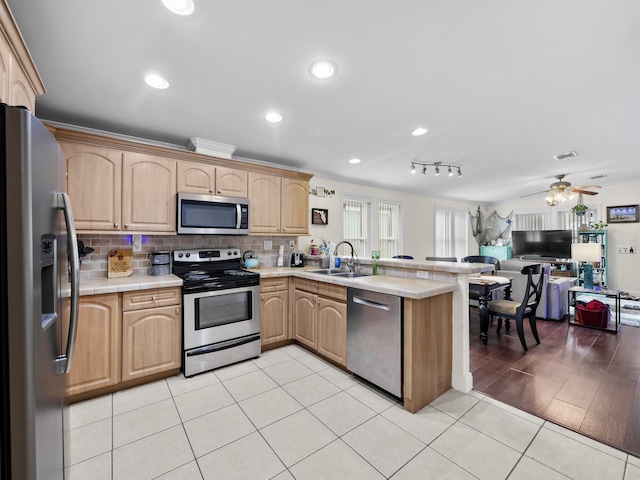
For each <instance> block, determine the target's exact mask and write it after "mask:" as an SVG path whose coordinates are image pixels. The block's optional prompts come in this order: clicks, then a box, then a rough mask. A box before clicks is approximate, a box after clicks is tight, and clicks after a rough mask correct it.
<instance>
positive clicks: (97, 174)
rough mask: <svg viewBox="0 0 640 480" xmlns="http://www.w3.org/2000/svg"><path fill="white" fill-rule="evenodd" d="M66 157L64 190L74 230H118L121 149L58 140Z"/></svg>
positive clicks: (119, 218)
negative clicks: (69, 203) (69, 200)
mask: <svg viewBox="0 0 640 480" xmlns="http://www.w3.org/2000/svg"><path fill="white" fill-rule="evenodd" d="M60 147H61V148H62V151H63V153H64V154H65V156H66V157H67V193H68V194H69V198H70V199H71V206H72V208H73V215H74V217H75V223H76V229H77V230H104V231H110V230H112V231H119V230H120V229H121V225H122V221H121V213H122V193H121V192H122V152H120V151H118V150H113V149H111V148H104V147H94V146H91V145H83V144H78V143H67V142H60Z"/></svg>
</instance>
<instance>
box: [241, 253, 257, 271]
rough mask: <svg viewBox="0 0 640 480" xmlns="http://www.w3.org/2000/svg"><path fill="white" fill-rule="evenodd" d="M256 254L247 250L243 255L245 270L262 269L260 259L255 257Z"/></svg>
mask: <svg viewBox="0 0 640 480" xmlns="http://www.w3.org/2000/svg"><path fill="white" fill-rule="evenodd" d="M255 253H256V252H254V251H253V250H247V251H246V252H244V253H243V254H242V267H243V268H260V257H254V255H255ZM247 254H248V255H249V256H247Z"/></svg>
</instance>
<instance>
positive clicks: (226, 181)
mask: <svg viewBox="0 0 640 480" xmlns="http://www.w3.org/2000/svg"><path fill="white" fill-rule="evenodd" d="M247 177H248V174H247V172H246V171H245V170H236V169H235V168H226V167H216V195H220V196H222V197H239V198H247V197H248V196H249V194H248V186H247Z"/></svg>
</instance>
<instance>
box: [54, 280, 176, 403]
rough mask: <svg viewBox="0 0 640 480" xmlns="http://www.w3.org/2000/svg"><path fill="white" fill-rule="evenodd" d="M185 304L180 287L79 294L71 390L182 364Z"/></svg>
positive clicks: (114, 384) (104, 386) (99, 387)
mask: <svg viewBox="0 0 640 480" xmlns="http://www.w3.org/2000/svg"><path fill="white" fill-rule="evenodd" d="M69 303H70V302H69V300H68V299H66V300H65V302H64V305H63V309H64V312H63V319H64V325H63V329H64V330H63V331H66V330H67V329H68V328H69V327H68V325H69V308H70V307H69ZM181 309H182V295H181V291H180V287H170V288H156V289H149V290H136V291H132V292H124V293H122V294H120V293H109V294H105V295H87V296H83V297H80V302H79V311H78V313H79V317H78V318H79V320H78V336H77V341H76V351H75V357H74V360H73V363H72V366H71V371H70V373H69V375H68V376H67V387H66V392H67V395H68V396H73V395H77V394H86V393H87V392H94V391H96V392H97V393H98V394H99V393H101V392H103V393H104V392H105V391H111V390H116V389H118V386H119V384H123V385H126V384H125V382H128V381H129V380H137V381H138V383H140V381H139V380H140V379H141V378H144V377H149V376H152V375H155V377H154V378H158V375H157V374H162V373H163V372H173V371H176V370H178V369H179V368H180V364H181V357H180V352H181V348H182V340H181V332H182V315H181V313H182V310H181ZM108 387H110V388H108ZM85 397H86V395H85Z"/></svg>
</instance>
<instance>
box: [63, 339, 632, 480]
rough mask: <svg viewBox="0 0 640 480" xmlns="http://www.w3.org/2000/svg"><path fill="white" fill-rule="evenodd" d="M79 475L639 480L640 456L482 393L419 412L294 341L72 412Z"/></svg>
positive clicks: (74, 465) (95, 478) (199, 479)
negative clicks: (259, 353) (407, 410)
mask: <svg viewBox="0 0 640 480" xmlns="http://www.w3.org/2000/svg"><path fill="white" fill-rule="evenodd" d="M70 425H71V432H70V434H71V458H70V462H71V466H70V474H71V475H70V477H71V479H72V480H87V479H89V480H125V479H126V480H137V479H141V480H142V479H163V480H214V479H215V480H220V479H222V480H233V479H241V480H268V479H274V480H291V479H297V480H315V479H318V480H320V479H321V480H329V479H339V480H354V479H363V480H375V479H385V478H392V479H394V480H410V479H421V480H422V479H443V478H447V479H474V478H480V479H506V478H508V479H512V480H518V479H527V480H531V479H545V480H554V479H565V480H566V479H567V478H571V479H576V480H578V479H579V480H588V479H592V478H593V479H605V478H606V479H608V480H614V479H619V480H640V459H638V458H636V457H632V456H629V455H627V454H625V453H623V452H620V451H619V450H615V449H613V448H611V447H608V446H606V445H603V444H600V443H598V442H595V441H593V440H590V439H588V438H586V437H583V436H581V435H578V434H575V433H573V432H571V431H569V430H566V429H564V428H561V427H558V426H556V425H554V424H551V423H549V422H545V421H544V420H542V419H540V418H537V417H533V416H531V415H529V414H526V413H524V412H522V411H519V410H517V409H514V408H512V407H509V406H507V405H505V404H502V403H500V402H497V401H495V400H492V399H490V398H488V397H485V396H483V395H480V394H477V393H475V392H472V393H470V394H468V395H465V394H462V393H459V392H456V391H455V390H450V391H449V392H447V393H446V394H444V395H442V396H441V397H439V398H438V399H436V400H435V401H434V402H433V403H432V404H431V405H429V406H427V407H425V408H424V409H423V410H421V411H420V412H418V413H416V414H414V415H412V414H410V413H408V412H406V411H405V410H403V409H402V407H401V405H400V404H398V403H397V402H396V401H395V400H394V399H393V398H390V397H388V396H386V395H383V394H381V393H379V392H377V391H375V390H372V389H371V388H369V387H368V386H366V385H364V384H363V383H361V382H359V381H358V380H356V379H354V378H353V377H351V376H349V375H346V374H345V373H344V372H342V371H340V370H339V369H336V368H334V367H332V366H331V365H329V364H328V363H325V362H324V361H322V360H320V359H319V358H318V357H316V356H314V355H312V354H310V353H308V352H306V351H305V350H303V349H301V348H299V347H296V346H293V345H289V346H286V347H283V348H280V349H277V350H272V351H269V352H266V353H264V354H263V355H262V356H261V357H260V358H259V359H256V360H253V361H247V362H243V363H240V364H237V365H232V366H230V367H226V368H222V369H218V370H216V371H214V372H209V373H205V374H202V375H198V376H196V377H193V378H190V379H185V378H184V377H182V376H176V377H172V378H168V379H166V380H161V381H158V382H155V383H152V384H148V385H144V386H141V387H137V388H133V389H129V390H126V391H122V392H117V393H115V394H112V395H106V396H103V397H100V398H97V399H94V400H89V401H86V402H82V403H78V404H75V405H73V406H72V407H71V424H70Z"/></svg>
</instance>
